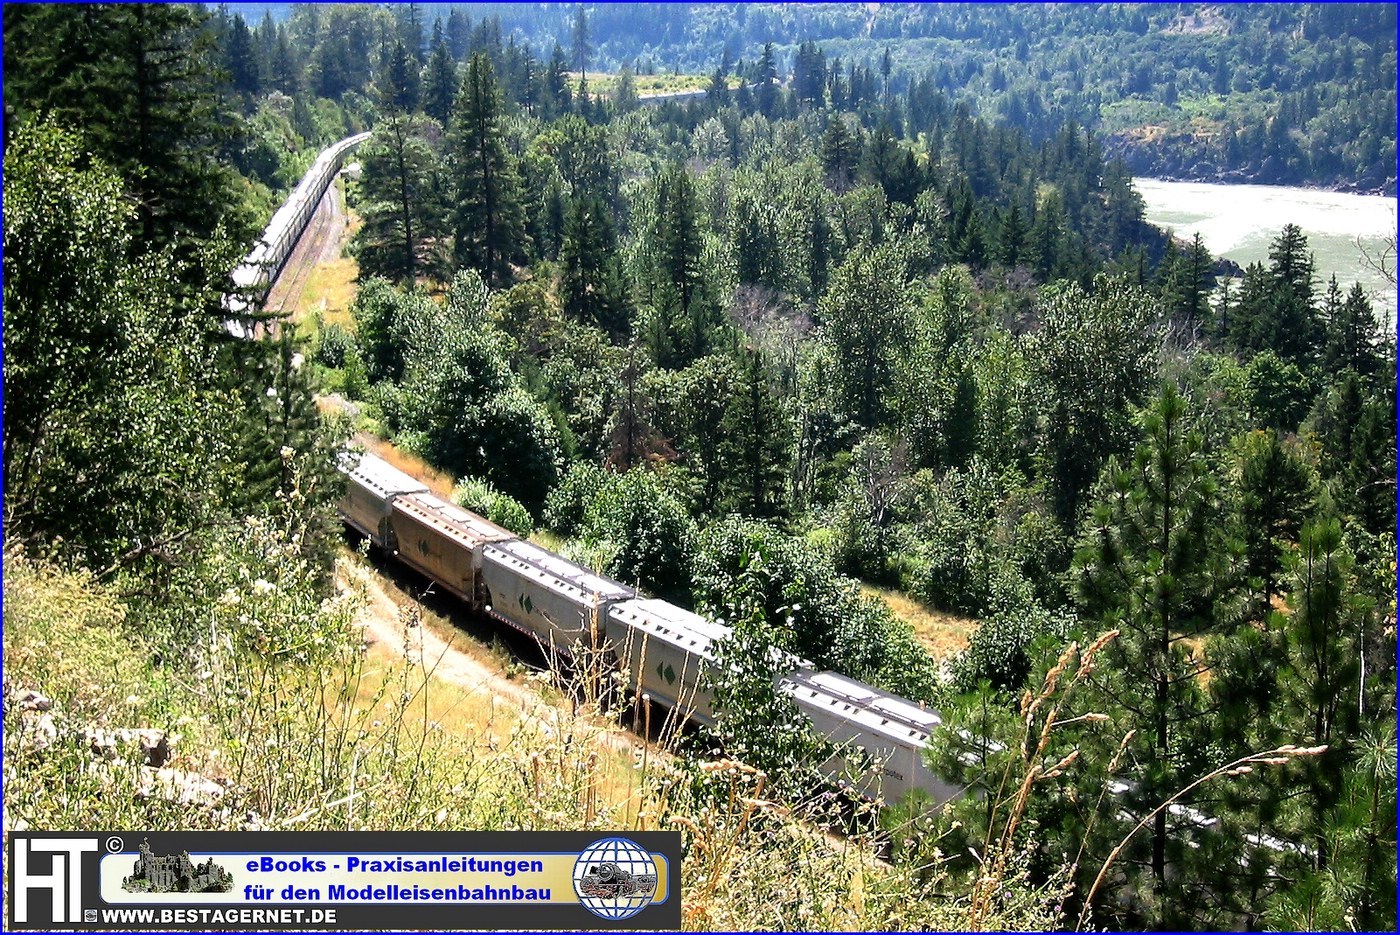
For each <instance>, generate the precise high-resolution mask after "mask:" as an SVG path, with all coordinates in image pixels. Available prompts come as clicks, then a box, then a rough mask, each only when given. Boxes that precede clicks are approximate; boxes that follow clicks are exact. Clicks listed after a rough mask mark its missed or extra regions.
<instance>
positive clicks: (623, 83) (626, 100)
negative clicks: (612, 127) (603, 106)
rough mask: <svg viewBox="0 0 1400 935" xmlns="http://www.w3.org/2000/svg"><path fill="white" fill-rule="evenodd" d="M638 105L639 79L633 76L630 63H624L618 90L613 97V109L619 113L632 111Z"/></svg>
mask: <svg viewBox="0 0 1400 935" xmlns="http://www.w3.org/2000/svg"><path fill="white" fill-rule="evenodd" d="M637 107H638V100H637V81H636V79H635V78H633V77H632V68H631V66H630V65H623V66H622V71H621V72H620V73H619V74H618V76H617V92H616V94H615V95H614V97H613V109H614V110H615V111H616V112H617V113H619V114H626V113H630V112H631V111H634V110H636V109H637Z"/></svg>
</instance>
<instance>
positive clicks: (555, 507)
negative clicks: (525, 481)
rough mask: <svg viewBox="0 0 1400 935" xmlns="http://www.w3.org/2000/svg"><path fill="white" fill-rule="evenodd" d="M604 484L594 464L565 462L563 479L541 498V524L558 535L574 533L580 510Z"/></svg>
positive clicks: (579, 526) (578, 526) (580, 524)
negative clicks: (542, 521) (569, 463)
mask: <svg viewBox="0 0 1400 935" xmlns="http://www.w3.org/2000/svg"><path fill="white" fill-rule="evenodd" d="M606 483H607V476H606V475H605V474H604V473H603V469H602V468H600V467H598V465H596V464H591V463H589V462H586V461H579V462H575V463H574V464H571V465H569V470H568V472H567V473H565V475H564V479H563V480H562V481H560V482H559V483H558V484H556V485H555V487H554V489H553V490H551V491H550V492H549V496H547V497H546V498H545V501H544V522H545V525H546V526H548V527H549V528H550V529H552V530H554V531H555V532H557V533H559V535H561V536H576V535H578V534H579V531H580V530H581V529H582V528H583V516H584V513H586V512H587V510H588V506H589V504H591V503H592V502H593V498H594V497H596V496H597V495H598V493H599V492H600V491H602V489H603V486H604V485H605V484H606Z"/></svg>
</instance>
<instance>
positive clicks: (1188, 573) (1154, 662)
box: [1073, 384, 1219, 924]
mask: <svg viewBox="0 0 1400 935" xmlns="http://www.w3.org/2000/svg"><path fill="white" fill-rule="evenodd" d="M1188 426H1189V420H1188V417H1187V411H1186V401H1185V400H1184V399H1183V398H1182V397H1181V396H1180V395H1179V394H1178V393H1177V391H1176V389H1175V388H1174V387H1173V386H1171V385H1170V384H1168V385H1167V386H1165V387H1164V388H1163V390H1162V392H1161V395H1160V396H1159V397H1158V399H1157V401H1156V403H1155V404H1154V405H1152V406H1151V407H1150V408H1149V409H1148V410H1146V412H1145V413H1144V416H1143V419H1142V428H1143V434H1144V436H1145V438H1144V441H1143V442H1142V444H1140V445H1139V446H1138V448H1137V451H1136V453H1135V454H1134V456H1133V460H1132V463H1131V465H1129V466H1126V467H1124V466H1120V465H1119V463H1118V462H1117V461H1116V459H1114V460H1111V461H1110V462H1109V467H1108V468H1106V469H1105V472H1104V485H1103V493H1102V496H1101V498H1100V499H1099V500H1098V502H1097V503H1096V504H1095V506H1094V509H1093V517H1092V520H1091V521H1090V523H1089V524H1088V526H1087V529H1086V532H1085V535H1084V537H1083V539H1082V540H1081V545H1080V547H1079V549H1078V550H1077V551H1076V553H1075V557H1074V566H1073V575H1074V578H1075V580H1076V581H1077V583H1078V599H1079V603H1080V607H1081V608H1082V611H1083V613H1084V615H1085V617H1086V618H1087V619H1089V620H1100V621H1102V626H1103V628H1104V629H1108V628H1110V627H1111V628H1113V629H1117V630H1119V636H1118V638H1117V639H1115V640H1113V641H1112V642H1110V643H1109V644H1108V646H1106V647H1105V649H1104V651H1103V654H1101V656H1100V663H1099V667H1098V671H1097V672H1096V673H1094V675H1093V676H1092V677H1091V680H1090V687H1091V689H1092V691H1093V692H1094V693H1095V694H1096V695H1097V696H1098V698H1099V699H1101V700H1099V701H1097V702H1091V704H1093V705H1094V707H1093V708H1092V710H1098V711H1109V712H1122V716H1123V717H1124V720H1122V721H1120V722H1119V723H1118V724H1117V725H1116V726H1117V728H1118V731H1119V733H1120V734H1121V733H1122V732H1124V731H1126V730H1127V729H1128V728H1134V729H1136V730H1137V734H1136V735H1135V736H1134V739H1133V740H1132V741H1131V742H1130V744H1129V748H1128V749H1129V751H1130V754H1129V756H1128V757H1127V760H1126V762H1130V763H1131V762H1136V763H1138V764H1142V766H1141V767H1140V768H1139V769H1137V770H1136V772H1135V774H1134V775H1132V776H1131V777H1130V778H1131V780H1132V782H1133V784H1134V785H1133V787H1132V789H1131V790H1130V791H1129V792H1127V793H1125V794H1124V795H1123V796H1122V801H1121V803H1120V804H1121V805H1122V807H1123V808H1124V809H1125V810H1126V811H1127V812H1128V815H1129V818H1130V820H1134V821H1135V820H1136V819H1137V818H1138V817H1139V816H1142V815H1144V814H1145V813H1146V812H1148V811H1149V810H1151V809H1154V808H1155V807H1156V806H1157V805H1158V804H1160V803H1161V802H1162V801H1164V800H1165V799H1166V798H1167V797H1168V796H1171V795H1173V794H1175V793H1176V792H1178V791H1179V790H1180V789H1182V788H1184V787H1185V786H1186V785H1187V784H1188V783H1189V782H1190V781H1191V780H1192V779H1194V778H1195V777H1196V776H1198V775H1201V774H1203V773H1205V772H1207V771H1208V770H1209V767H1207V766H1206V758H1207V748H1206V746H1205V745H1204V744H1202V743H1200V742H1199V741H1200V739H1201V735H1202V731H1203V729H1204V728H1205V726H1206V725H1205V723H1204V722H1203V721H1202V720H1201V719H1202V717H1203V716H1204V714H1205V713H1206V706H1205V701H1204V699H1203V698H1202V696H1201V690H1200V685H1199V681H1198V676H1199V673H1200V671H1201V669H1202V663H1201V662H1200V661H1198V660H1196V659H1195V658H1194V657H1193V655H1192V654H1191V653H1190V652H1189V651H1188V649H1187V646H1186V641H1188V640H1191V639H1196V638H1199V637H1201V636H1202V635H1204V634H1206V633H1208V632H1210V631H1211V630H1212V629H1213V627H1214V624H1215V620H1214V619H1213V607H1214V602H1215V599H1216V594H1215V590H1216V583H1215V581H1214V580H1213V574H1212V568H1211V561H1212V559H1211V555H1212V552H1213V551H1214V549H1213V548H1212V543H1211V541H1210V536H1209V531H1210V530H1211V528H1212V526H1213V525H1215V524H1217V523H1218V521H1219V514H1218V504H1217V497H1216V484H1215V481H1214V479H1213V478H1212V477H1211V475H1210V471H1209V467H1208V465H1207V463H1206V459H1205V456H1204V453H1203V452H1202V442H1201V438H1200V435H1199V434H1197V433H1196V432H1193V431H1191V430H1190V429H1189V427H1188ZM1179 820H1180V819H1178V818H1173V816H1172V815H1171V814H1170V813H1169V812H1168V810H1166V809H1163V810H1161V811H1160V812H1158V813H1157V814H1156V816H1155V817H1154V818H1153V820H1152V823H1151V826H1150V828H1151V832H1150V834H1149V835H1148V838H1147V840H1148V841H1149V843H1150V847H1149V852H1150V853H1149V861H1150V868H1151V871H1150V872H1151V874H1152V885H1153V889H1154V892H1155V893H1156V894H1157V896H1158V897H1159V900H1158V901H1157V911H1158V912H1159V913H1161V915H1159V916H1158V919H1157V922H1158V924H1164V923H1166V922H1167V920H1168V919H1169V918H1170V916H1169V912H1170V909H1171V907H1170V905H1168V904H1167V903H1165V902H1162V901H1160V897H1162V896H1164V895H1165V893H1166V890H1167V886H1168V881H1169V873H1168V866H1169V863H1170V862H1174V861H1169V853H1171V852H1175V853H1176V854H1177V855H1179V856H1178V859H1180V857H1181V856H1183V852H1185V851H1187V850H1189V849H1188V848H1186V847H1184V846H1182V845H1183V844H1184V842H1182V841H1181V838H1180V834H1179V831H1178V829H1177V828H1175V827H1173V826H1174V825H1175V824H1176V823H1177V821H1179ZM1127 860H1128V863H1121V862H1120V866H1131V861H1132V858H1131V857H1130V856H1129V857H1128V858H1127ZM1187 876H1190V875H1187ZM1177 879H1180V877H1179V876H1178V877H1177Z"/></svg>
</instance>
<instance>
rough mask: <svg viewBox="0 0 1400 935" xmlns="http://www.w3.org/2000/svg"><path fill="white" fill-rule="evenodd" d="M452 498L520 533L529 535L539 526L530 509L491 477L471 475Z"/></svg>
mask: <svg viewBox="0 0 1400 935" xmlns="http://www.w3.org/2000/svg"><path fill="white" fill-rule="evenodd" d="M452 502H453V503H455V504H457V505H458V506H460V507H462V508H463V509H467V510H471V511H472V512H474V513H480V514H481V515H482V516H484V517H486V518H487V519H489V520H490V521H491V522H493V523H495V524H496V525H498V526H504V527H505V528H507V529H509V530H510V531H511V532H513V533H515V534H516V535H517V536H528V535H529V534H530V533H532V532H534V530H535V519H534V517H533V516H531V515H530V511H529V510H527V509H525V507H524V506H523V505H521V503H520V501H519V500H516V499H515V498H514V497H511V496H508V495H506V494H503V493H501V492H500V491H498V490H497V489H496V488H495V487H493V486H491V482H490V481H486V480H482V479H481V478H479V477H467V478H464V479H463V480H462V481H461V482H459V483H458V484H457V486H456V488H455V489H454V490H453V491H452Z"/></svg>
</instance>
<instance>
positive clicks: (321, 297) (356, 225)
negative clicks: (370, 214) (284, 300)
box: [292, 183, 364, 329]
mask: <svg viewBox="0 0 1400 935" xmlns="http://www.w3.org/2000/svg"><path fill="white" fill-rule="evenodd" d="M334 190H335V195H336V198H337V199H338V200H339V201H340V204H341V205H342V206H344V205H345V190H344V188H343V186H342V185H341V184H339V183H337V184H336V186H335V189H334ZM345 214H346V223H345V230H344V232H343V233H342V234H341V237H340V244H339V248H338V249H337V250H336V258H335V259H334V260H330V261H328V262H321V263H317V264H316V268H315V269H313V270H312V271H311V275H310V276H309V277H308V278H307V280H306V288H305V289H303V290H302V293H301V299H300V301H299V302H298V303H297V307H296V309H295V310H294V311H293V312H292V320H293V321H295V322H298V323H303V322H309V321H311V320H312V319H313V318H314V317H315V316H317V315H320V317H321V321H322V322H324V323H326V324H337V325H340V326H341V327H343V328H349V329H353V327H354V323H353V322H352V321H351V320H350V304H351V303H352V302H354V301H355V294H356V292H358V291H359V285H358V280H359V276H360V264H359V263H358V262H356V261H355V260H354V259H353V258H352V257H349V256H346V254H345V246H346V245H347V244H348V243H350V240H351V238H352V237H354V236H355V234H356V233H357V232H358V231H359V230H360V228H361V227H362V226H363V225H364V221H363V219H362V218H361V217H360V216H359V215H358V214H356V213H355V212H354V211H351V210H349V208H346V209H345Z"/></svg>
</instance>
